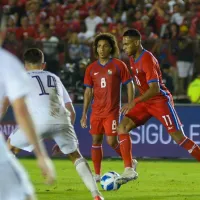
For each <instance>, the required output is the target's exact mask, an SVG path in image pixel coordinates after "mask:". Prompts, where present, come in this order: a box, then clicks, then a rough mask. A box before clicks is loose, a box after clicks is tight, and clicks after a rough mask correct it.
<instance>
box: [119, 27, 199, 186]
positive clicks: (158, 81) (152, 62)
mask: <svg viewBox="0 0 200 200" xmlns="http://www.w3.org/2000/svg"><path fill="white" fill-rule="evenodd" d="M123 49H124V51H125V52H126V53H127V54H128V56H130V64H131V71H132V76H133V78H134V82H135V84H136V85H137V87H138V88H139V91H140V96H139V97H137V98H136V99H134V100H133V101H132V102H131V103H129V104H126V105H125V106H123V107H122V109H121V112H122V113H123V114H125V117H124V118H123V120H122V121H121V123H120V124H119V126H118V128H117V132H118V134H119V141H120V150H121V154H122V158H123V160H124V166H125V170H124V173H123V174H122V175H121V176H120V177H119V178H118V179H117V180H116V181H117V182H118V183H121V184H124V183H126V182H128V181H130V180H133V179H136V178H137V176H138V174H137V172H135V170H134V169H133V167H132V149H131V148H132V145H131V138H130V136H129V131H130V130H131V129H133V128H136V127H138V126H140V125H143V124H145V123H146V122H147V120H149V119H150V118H151V117H155V118H156V119H158V120H159V121H160V122H161V123H162V124H163V125H164V126H165V128H166V129H167V131H168V133H169V134H170V135H171V137H172V138H173V139H174V140H175V142H176V143H177V144H179V145H180V146H181V147H183V148H185V149H186V150H187V151H188V152H189V153H190V154H191V155H192V156H193V157H194V158H195V159H196V160H198V161H200V148H199V146H198V145H197V144H195V143H194V142H193V141H192V140H190V139H189V138H187V137H186V136H185V134H184V132H183V129H182V126H181V123H180V120H179V118H178V115H177V113H176V111H175V109H174V103H173V99H172V95H171V94H170V92H169V91H168V90H167V88H166V87H165V85H164V84H163V81H162V75H161V71H160V67H159V64H158V61H157V59H156V58H155V57H154V56H153V55H152V53H151V52H149V51H147V50H145V49H144V48H143V47H142V45H141V35H140V33H139V31H137V30H135V29H130V30H127V31H126V32H125V33H124V35H123Z"/></svg>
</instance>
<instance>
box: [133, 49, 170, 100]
mask: <svg viewBox="0 0 200 200" xmlns="http://www.w3.org/2000/svg"><path fill="white" fill-rule="evenodd" d="M130 65H131V70H132V75H133V78H134V82H135V84H136V85H137V87H138V89H139V92H140V94H144V93H145V92H146V91H147V90H148V89H149V85H148V84H149V83H151V82H159V85H160V93H159V94H157V95H156V96H154V97H152V98H151V99H150V100H162V99H166V100H169V97H171V94H170V92H169V91H168V89H167V88H166V87H165V85H164V83H163V81H162V74H161V71H160V67H159V64H158V61H157V59H156V58H155V57H154V56H153V54H152V53H151V52H149V51H147V50H145V49H144V50H143V51H142V53H141V54H140V56H139V57H138V58H137V59H136V60H134V59H133V57H130Z"/></svg>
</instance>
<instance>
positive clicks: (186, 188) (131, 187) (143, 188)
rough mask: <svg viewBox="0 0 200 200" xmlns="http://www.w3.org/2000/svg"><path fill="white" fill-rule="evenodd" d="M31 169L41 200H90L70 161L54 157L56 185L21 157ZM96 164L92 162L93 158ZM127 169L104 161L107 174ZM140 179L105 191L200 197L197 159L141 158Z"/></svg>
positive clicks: (182, 199)
mask: <svg viewBox="0 0 200 200" xmlns="http://www.w3.org/2000/svg"><path fill="white" fill-rule="evenodd" d="M20 161H21V163H22V164H23V165H24V167H25V168H26V170H27V171H28V172H29V174H30V177H31V179H32V181H33V184H34V186H35V189H36V192H37V196H38V199H39V200H90V199H92V198H91V196H90V193H89V192H88V191H87V189H86V188H85V186H84V185H83V183H82V182H81V179H80V178H79V176H78V174H77V173H76V171H75V168H74V167H73V165H72V163H71V162H70V161H69V160H57V159H56V160H54V163H55V166H56V169H57V176H58V180H57V183H56V184H54V185H53V186H47V185H44V184H43V178H42V177H41V175H40V171H39V170H38V168H37V167H36V162H35V161H34V160H31V159H21V160H20ZM89 164H90V166H92V163H91V161H89ZM107 171H116V172H118V173H121V172H122V171H123V164H122V162H121V160H104V161H103V173H105V172H107ZM137 171H138V173H139V178H138V179H137V180H136V181H132V182H129V183H127V184H125V185H123V186H122V187H121V188H120V189H119V190H118V191H111V192H107V191H102V189H101V186H100V184H98V186H99V189H100V190H101V192H102V194H103V195H104V197H105V200H131V199H133V200H200V189H199V188H200V173H199V163H197V162H195V161H183V160H180V161H179V160H177V161H174V160H173V161H168V160H150V161H146V160H139V164H138V170H137Z"/></svg>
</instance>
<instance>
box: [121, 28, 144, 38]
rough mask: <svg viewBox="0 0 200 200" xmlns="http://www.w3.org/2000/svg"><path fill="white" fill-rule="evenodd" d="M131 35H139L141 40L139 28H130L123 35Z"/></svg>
mask: <svg viewBox="0 0 200 200" xmlns="http://www.w3.org/2000/svg"><path fill="white" fill-rule="evenodd" d="M125 36H129V37H137V38H139V39H140V40H141V34H140V32H139V31H138V30H137V29H128V30H127V31H125V32H124V34H123V37H125Z"/></svg>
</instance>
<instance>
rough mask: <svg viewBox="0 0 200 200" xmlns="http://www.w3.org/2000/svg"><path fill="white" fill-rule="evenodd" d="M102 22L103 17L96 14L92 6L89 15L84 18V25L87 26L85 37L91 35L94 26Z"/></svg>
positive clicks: (94, 28) (93, 33)
mask: <svg viewBox="0 0 200 200" xmlns="http://www.w3.org/2000/svg"><path fill="white" fill-rule="evenodd" d="M100 23H103V19H102V18H101V17H99V16H97V15H96V13H95V10H94V9H93V8H90V9H89V16H88V17H87V18H86V19H85V25H86V28H87V31H86V35H87V37H88V38H89V37H93V36H94V35H95V32H96V27H97V25H98V24H100Z"/></svg>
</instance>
